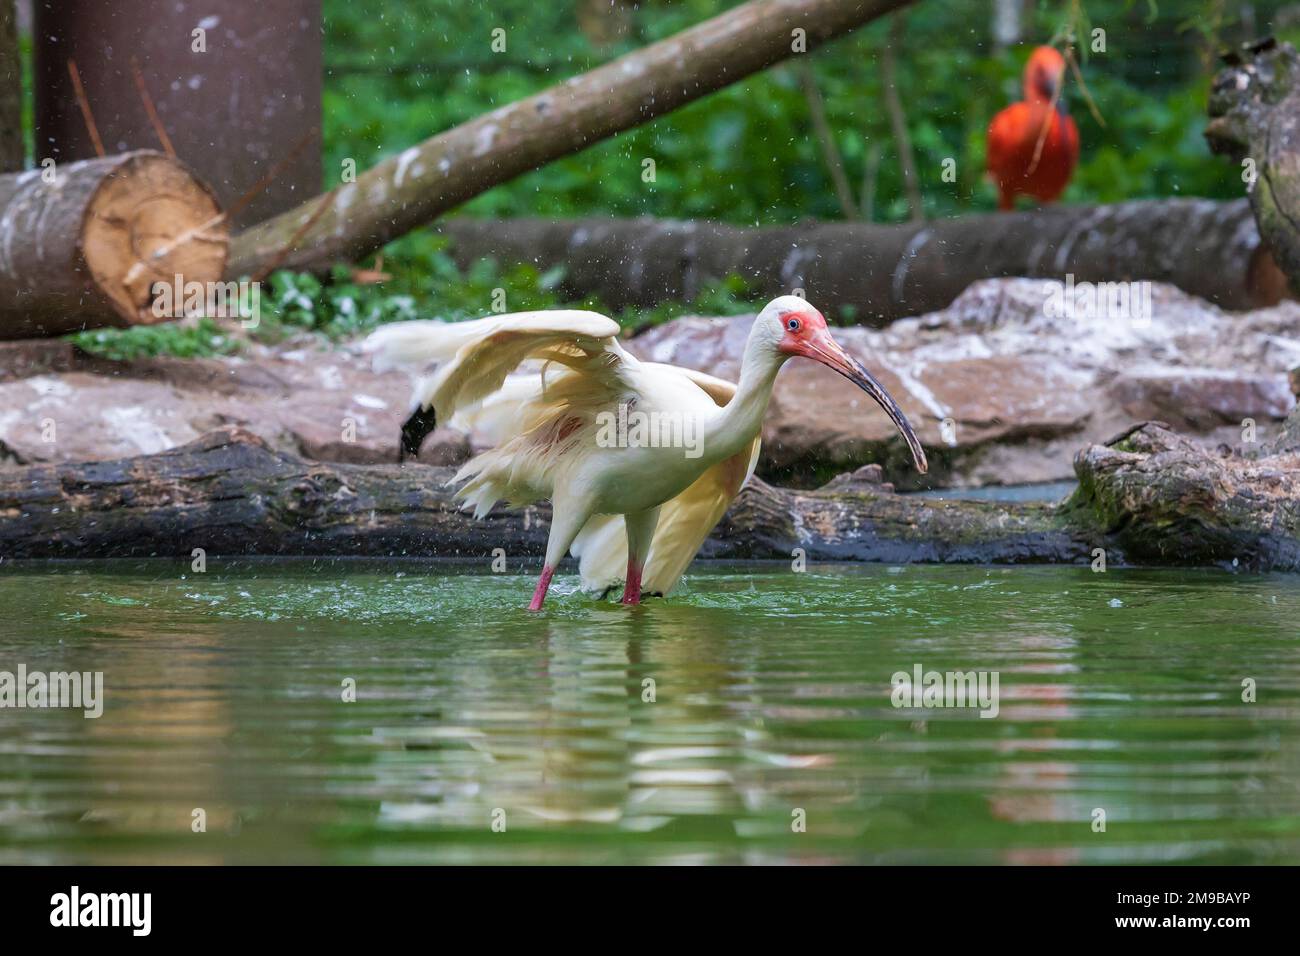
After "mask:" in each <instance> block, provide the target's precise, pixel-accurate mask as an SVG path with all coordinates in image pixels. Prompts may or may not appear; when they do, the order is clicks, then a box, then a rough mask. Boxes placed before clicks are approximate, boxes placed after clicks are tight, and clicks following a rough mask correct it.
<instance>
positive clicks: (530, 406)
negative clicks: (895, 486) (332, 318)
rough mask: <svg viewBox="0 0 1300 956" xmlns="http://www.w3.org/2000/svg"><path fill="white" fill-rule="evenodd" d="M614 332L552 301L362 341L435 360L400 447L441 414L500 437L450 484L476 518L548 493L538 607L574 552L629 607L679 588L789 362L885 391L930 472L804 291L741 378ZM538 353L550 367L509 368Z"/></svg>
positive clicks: (379, 363) (735, 481) (769, 319)
mask: <svg viewBox="0 0 1300 956" xmlns="http://www.w3.org/2000/svg"><path fill="white" fill-rule="evenodd" d="M618 331H619V326H618V323H617V322H615V321H614V320H613V319H610V318H608V317H606V316H603V315H599V314H598V313H595V312H581V311H558V310H557V311H551V312H519V313H515V314H512V315H498V316H490V317H488V318H483V319H477V320H474V321H469V322H457V323H450V324H448V323H442V322H432V321H417V322H400V323H394V324H392V325H388V326H385V327H383V328H381V329H379V330H378V331H376V332H375V333H374V334H373V335H371V336H370V338H369V339H368V340H367V341H366V343H365V348H366V350H367V351H370V352H374V353H376V355H375V364H376V367H381V368H382V367H384V366H391V365H402V364H405V365H414V364H427V363H429V362H434V361H436V362H438V363H440V364H439V366H438V368H437V370H436V372H435V373H434V374H433V375H432V377H430V378H428V379H426V380H424V381H423V382H422V383H421V384H420V385H419V386H418V387H417V390H416V394H415V403H414V405H415V410H414V412H413V413H412V415H411V417H410V418H409V419H408V420H407V421H406V423H405V425H404V426H403V428H402V454H403V455H408V454H409V455H415V454H418V453H419V448H420V444H421V442H422V441H423V440H424V438H425V436H426V435H427V434H428V433H429V432H430V431H432V430H433V428H434V426H435V424H436V423H437V422H438V421H443V422H446V423H448V424H451V425H453V426H455V425H460V426H469V425H473V426H474V427H476V428H478V429H479V430H481V431H486V432H487V433H488V435H489V437H490V438H491V439H492V440H493V441H494V442H495V447H493V448H491V449H490V450H488V451H485V452H483V453H482V454H480V455H478V456H476V457H475V458H473V459H472V460H471V461H469V462H467V463H466V464H465V466H464V467H462V468H461V469H460V471H459V472H458V473H457V474H456V476H455V477H454V478H453V479H452V480H451V482H450V483H451V484H458V483H461V482H464V484H463V485H462V486H461V488H460V489H459V490H458V491H457V493H456V495H457V498H458V499H460V500H462V501H463V502H464V503H465V508H466V509H469V508H471V507H472V508H473V509H474V512H475V517H482V516H483V515H485V514H486V513H487V512H488V511H489V510H490V509H491V508H492V506H493V505H494V504H496V502H498V501H502V500H504V501H507V502H509V503H510V504H511V505H512V506H515V507H519V506H523V505H527V504H531V503H533V502H536V501H539V500H542V499H546V498H549V499H550V500H551V504H552V520H551V529H550V535H549V538H548V540H547V545H546V560H545V562H544V564H543V567H542V575H541V578H540V580H539V581H538V582H537V589H536V591H535V592H534V593H533V599H532V603H530V604H529V606H528V609H529V610H530V611H537V610H540V609H541V607H542V602H543V601H544V600H545V598H546V592H547V589H548V588H549V587H550V584H551V576H552V575H553V574H554V573H555V568H556V566H557V565H559V563H560V561H561V560H562V559H563V558H564V555H565V553H566V552H569V551H570V549H572V553H573V555H574V556H575V557H577V558H578V559H579V571H580V573H581V576H582V582H583V586H584V587H585V588H588V589H592V590H602V589H608V588H609V587H611V586H613V585H614V584H616V582H617V581H618V580H619V578H622V579H623V581H624V590H623V603H624V604H637V603H639V602H640V600H641V596H642V594H643V593H646V594H668V593H669V592H670V591H671V590H672V588H673V586H674V585H675V584H676V583H677V581H678V579H679V578H680V577H681V575H682V573H683V572H684V571H685V570H686V567H687V565H689V564H690V562H691V560H692V559H693V558H694V557H695V554H696V552H697V551H698V550H699V547H700V545H701V544H702V543H703V542H704V539H705V538H706V537H707V536H708V534H709V532H710V531H711V530H712V529H713V526H714V525H715V524H717V522H718V521H719V519H721V517H722V515H723V512H725V511H726V509H727V506H728V505H729V504H730V503H731V501H732V499H733V498H734V497H735V496H736V494H737V493H738V492H739V491H740V488H741V486H742V485H743V484H744V483H745V480H746V479H747V478H748V477H749V475H750V474H752V472H753V470H754V465H755V462H756V461H757V458H758V447H759V432H760V430H761V427H762V424H763V415H764V412H765V411H766V409H767V402H768V398H769V397H770V396H771V394H772V385H773V383H774V382H775V381H776V374H777V372H778V371H779V370H780V369H781V366H782V365H784V364H785V362H786V360H787V359H790V358H792V357H794V356H803V357H804V358H810V359H812V360H813V361H815V362H820V363H821V364H822V365H825V366H827V367H828V368H831V369H834V370H835V371H836V372H838V373H839V374H841V375H843V376H844V377H845V378H847V379H849V381H851V382H853V383H854V384H855V385H857V386H859V387H860V388H861V389H862V390H863V391H865V392H866V393H867V394H868V395H870V396H871V397H872V398H873V399H875V401H876V402H877V403H879V405H880V407H881V408H883V409H884V410H885V413H886V414H887V415H888V416H889V418H890V419H891V420H892V421H893V423H894V425H895V426H897V428H898V430H899V431H900V432H901V433H902V435H903V438H904V439H905V440H906V441H907V445H908V447H909V448H910V449H911V452H912V459H913V461H914V462H915V463H916V468H917V470H918V471H920V472H922V473H924V472H925V470H926V460H925V452H924V451H923V450H922V448H921V443H920V442H919V441H918V440H917V437H916V433H915V432H914V431H913V430H912V426H911V425H910V424H909V423H908V421H907V419H906V418H905V417H904V416H903V413H902V412H901V411H900V410H899V408H898V404H897V403H896V402H895V401H894V399H893V398H892V397H890V395H889V393H888V392H887V391H885V389H884V387H883V386H882V385H881V384H880V383H879V382H877V381H876V380H875V379H874V378H873V377H872V376H871V374H870V373H869V372H867V370H866V369H864V368H863V367H862V365H861V364H860V363H859V362H857V361H856V360H855V359H853V358H852V357H851V356H850V355H848V353H846V352H845V351H844V349H842V348H841V347H840V346H839V344H838V343H836V341H835V340H834V339H833V338H831V335H830V331H829V330H828V329H827V327H826V320H825V318H823V317H822V314H821V313H820V312H818V311H817V310H816V309H814V308H813V307H812V306H811V305H809V304H808V303H807V302H806V301H805V300H804V299H802V298H799V297H797V296H790V295H786V296H781V297H779V298H776V299H773V300H772V301H771V302H769V303H768V304H767V306H766V307H764V309H763V311H762V312H760V313H759V314H758V317H757V318H756V319H755V320H754V325H753V328H751V329H750V333H749V340H748V341H747V343H746V345H745V355H744V360H743V362H742V363H741V366H740V383H739V384H738V385H733V384H731V383H730V382H724V381H722V380H720V379H716V378H713V377H712V376H709V375H705V374H703V373H701V372H696V371H693V370H691V369H686V368H678V367H676V366H673V365H662V364H658V363H654V362H642V361H639V360H638V359H637V358H636V357H634V356H632V355H629V354H628V353H627V352H626V351H624V349H623V348H622V346H620V345H619V343H618V339H617V335H618ZM529 360H535V362H534V364H539V366H540V367H539V368H538V369H536V370H534V371H530V372H527V373H520V374H512V373H514V372H515V371H516V369H517V368H518V367H519V366H520V365H521V364H523V363H526V362H529ZM625 562H626V574H623V573H622V572H623V566H624V563H625Z"/></svg>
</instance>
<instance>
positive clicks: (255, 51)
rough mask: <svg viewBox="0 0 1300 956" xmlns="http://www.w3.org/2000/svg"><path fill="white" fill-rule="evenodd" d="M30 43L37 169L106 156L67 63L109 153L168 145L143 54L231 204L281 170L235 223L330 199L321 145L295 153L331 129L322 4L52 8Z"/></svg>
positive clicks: (168, 125) (76, 0)
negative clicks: (154, 116) (324, 188)
mask: <svg viewBox="0 0 1300 956" xmlns="http://www.w3.org/2000/svg"><path fill="white" fill-rule="evenodd" d="M376 15H379V14H378V13H377V14H376ZM32 43H33V54H34V60H35V63H34V77H35V83H34V89H35V100H36V102H35V110H34V112H35V121H36V144H37V148H36V163H37V165H39V164H40V161H41V159H43V158H45V157H47V156H48V157H51V158H53V159H54V160H55V161H57V162H58V163H59V164H60V165H62V164H63V163H69V162H72V161H73V160H76V159H87V158H89V157H91V156H93V155H95V153H94V150H93V149H92V144H91V142H90V138H89V137H88V135H87V133H86V124H85V121H84V120H83V118H82V116H81V110H80V108H79V107H78V103H77V97H76V96H75V95H74V93H73V89H72V85H71V80H70V78H69V76H68V60H69V59H73V60H75V61H76V64H77V69H78V71H79V72H80V74H81V79H82V83H83V84H84V86H85V90H86V98H87V100H88V101H89V103H90V106H91V109H92V111H93V113H94V116H95V123H96V125H97V126H98V127H99V132H100V135H101V136H102V138H103V140H104V143H105V144H106V146H107V150H108V152H110V153H115V152H122V151H124V150H131V149H142V148H153V147H156V146H158V145H159V139H158V136H157V134H156V132H155V130H154V127H153V125H152V123H151V122H150V118H149V114H148V113H147V112H146V110H145V107H144V104H143V102H142V100H141V96H140V92H139V90H138V89H137V88H136V79H135V73H134V70H133V69H132V66H131V64H132V60H133V59H134V60H136V61H138V63H139V66H140V75H141V77H142V79H143V81H144V84H145V88H146V90H148V93H149V96H150V99H152V100H153V102H154V104H155V106H156V109H157V113H158V119H159V121H160V122H161V125H162V127H163V129H164V130H165V131H166V133H167V136H168V138H169V139H170V140H171V141H172V143H173V144H174V146H175V149H176V152H177V155H179V156H180V158H181V159H182V160H184V161H185V162H187V163H189V164H190V165H191V166H192V167H193V168H194V170H195V172H197V173H198V175H199V176H200V177H201V178H202V179H203V180H204V181H205V182H207V183H209V184H211V186H212V187H213V189H214V190H215V192H216V195H217V199H218V201H219V202H220V203H221V205H222V207H223V208H227V209H230V208H232V207H234V205H235V203H236V200H237V199H238V198H239V197H240V196H242V195H244V193H245V192H246V191H247V190H249V189H251V188H252V186H253V184H254V183H256V182H258V181H259V180H261V179H262V178H263V177H264V176H266V175H267V174H268V173H269V172H270V171H271V170H272V169H273V168H275V167H276V166H277V165H279V164H281V163H283V165H281V166H280V169H279V170H278V172H277V174H276V176H275V177H274V179H273V181H272V182H271V183H270V184H269V185H268V186H267V187H266V189H264V190H263V191H262V192H260V193H259V194H258V195H257V196H255V197H254V198H253V199H252V200H251V201H250V202H249V204H248V205H247V206H246V207H244V208H243V209H236V210H234V215H235V221H234V225H235V226H236V227H237V228H242V227H243V226H247V225H251V224H253V223H256V222H261V221H262V220H264V219H267V218H269V217H271V216H274V215H277V214H279V213H282V212H284V211H286V210H288V209H292V208H293V207H294V206H296V205H297V204H298V203H299V202H301V201H302V200H303V199H305V198H306V197H308V196H312V195H315V194H316V193H317V192H319V191H320V188H321V160H320V152H319V149H320V144H319V139H314V140H312V141H311V142H310V148H307V149H303V150H302V151H301V152H300V153H298V154H296V155H294V156H292V157H291V156H290V153H291V151H292V150H293V149H294V147H295V146H296V145H297V144H298V143H300V142H301V141H303V139H304V138H305V137H308V136H309V135H310V134H311V131H312V130H319V129H320V126H321V0H275V2H274V3H265V2H259V0H224V2H219V3H198V4H195V3H184V2H178V0H131V2H130V3H123V2H120V0H117V2H105V0H58V2H50V0H42V2H39V3H37V4H36V11H35V25H34V28H33V31H32ZM381 55H382V54H381Z"/></svg>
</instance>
